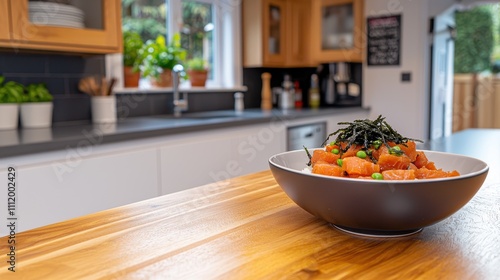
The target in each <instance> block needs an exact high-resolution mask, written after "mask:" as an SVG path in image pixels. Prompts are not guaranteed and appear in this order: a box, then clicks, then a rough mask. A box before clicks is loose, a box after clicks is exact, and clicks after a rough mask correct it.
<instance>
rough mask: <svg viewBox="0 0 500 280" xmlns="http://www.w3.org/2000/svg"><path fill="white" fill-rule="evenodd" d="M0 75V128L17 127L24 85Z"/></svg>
mask: <svg viewBox="0 0 500 280" xmlns="http://www.w3.org/2000/svg"><path fill="white" fill-rule="evenodd" d="M4 81H5V77H3V76H0V130H4V129H16V128H17V124H18V122H19V103H20V102H21V100H22V94H23V91H24V86H23V85H21V84H19V83H17V82H14V81H9V82H6V83H4Z"/></svg>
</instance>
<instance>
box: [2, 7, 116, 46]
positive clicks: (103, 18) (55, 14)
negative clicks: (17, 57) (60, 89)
mask: <svg viewBox="0 0 500 280" xmlns="http://www.w3.org/2000/svg"><path fill="white" fill-rule="evenodd" d="M96 2H97V3H98V5H95V4H96ZM34 3H42V2H29V1H28V0H0V9H1V10H2V11H8V15H9V16H8V17H2V19H0V22H1V23H2V24H1V25H2V26H1V27H0V47H2V48H15V49H24V50H46V51H60V52H76V53H89V54H92V53H96V54H106V53H119V52H121V44H122V38H121V12H120V7H121V5H120V0H97V1H83V0H73V1H72V2H71V3H72V4H73V5H74V6H75V7H77V8H78V9H80V11H82V12H83V13H84V18H85V22H84V25H83V26H84V28H81V27H80V26H78V25H77V27H68V26H62V25H53V24H54V22H57V21H61V20H62V19H64V18H65V17H64V16H65V15H67V14H66V13H65V12H64V11H65V10H64V9H62V8H61V6H54V9H51V10H50V9H47V8H43V9H37V10H36V11H34V10H33V9H34V8H33V7H34V6H32V10H31V13H30V5H35V4H34ZM36 5H38V4H36ZM56 5H59V4H56ZM62 6H66V5H62ZM68 9H69V8H68ZM63 12H64V13H63ZM32 20H33V21H32ZM51 21H52V22H51ZM48 22H50V24H48ZM66 22H67V20H66ZM70 23H72V25H74V24H75V23H76V22H75V21H71V22H70ZM9 31H10V32H9Z"/></svg>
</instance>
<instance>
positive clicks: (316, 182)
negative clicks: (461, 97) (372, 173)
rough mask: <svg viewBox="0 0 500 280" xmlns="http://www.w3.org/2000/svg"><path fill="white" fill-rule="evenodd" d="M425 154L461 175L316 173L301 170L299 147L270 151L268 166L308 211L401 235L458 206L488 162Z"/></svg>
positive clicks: (357, 229) (355, 228)
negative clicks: (391, 177) (382, 177)
mask: <svg viewBox="0 0 500 280" xmlns="http://www.w3.org/2000/svg"><path fill="white" fill-rule="evenodd" d="M311 153H312V151H311ZM425 153H426V155H427V157H428V158H429V160H431V161H434V162H435V164H436V166H437V167H438V168H442V169H444V170H449V171H451V170H457V171H459V172H460V174H461V175H460V176H458V177H452V178H443V179H426V180H411V181H402V180H401V181H378V180H363V179H350V178H337V177H331V176H324V175H317V174H311V173H307V172H304V171H303V170H304V168H306V167H307V166H306V163H307V161H308V158H307V155H306V153H305V151H304V150H296V151H291V152H285V153H281V154H277V155H274V156H272V157H271V158H270V159H269V166H270V168H271V171H272V173H273V175H274V178H275V179H276V181H277V182H278V184H279V185H280V186H281V188H282V189H283V191H284V192H285V193H286V194H287V195H288V196H289V197H290V198H291V199H292V200H293V201H294V202H295V203H296V204H297V205H298V206H300V207H302V208H303V209H304V210H306V211H307V212H309V213H311V214H312V215H314V216H316V217H318V218H321V219H323V220H326V221H328V222H330V223H331V224H333V225H335V226H336V227H337V228H339V229H342V230H345V231H349V232H354V233H358V234H364V235H375V236H380V235H385V236H401V235H407V234H412V233H415V232H418V231H420V230H421V229H422V228H424V227H427V226H429V225H432V224H434V223H437V222H439V221H441V220H443V219H445V218H447V217H449V216H451V215H452V214H453V213H455V212H456V211H458V210H459V209H460V208H462V207H463V206H464V205H465V204H466V203H467V202H468V201H469V200H470V199H471V198H472V197H473V196H474V195H475V194H476V192H477V191H478V190H479V188H480V187H481V185H482V184H483V182H484V180H485V179H486V175H487V173H488V165H487V164H486V163H485V162H483V161H481V160H478V159H475V158H471V157H467V156H463V155H456V154H449V153H441V152H433V151H425Z"/></svg>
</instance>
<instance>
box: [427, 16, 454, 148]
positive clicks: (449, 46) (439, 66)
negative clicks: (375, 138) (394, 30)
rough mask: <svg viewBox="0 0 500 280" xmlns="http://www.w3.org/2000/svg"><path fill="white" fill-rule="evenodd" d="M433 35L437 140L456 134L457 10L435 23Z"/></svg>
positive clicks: (433, 127) (432, 132)
mask: <svg viewBox="0 0 500 280" xmlns="http://www.w3.org/2000/svg"><path fill="white" fill-rule="evenodd" d="M431 32H432V46H431V63H430V65H431V78H430V81H431V83H430V85H431V90H430V94H431V96H430V99H429V100H430V103H431V104H430V118H429V120H430V124H429V137H430V139H436V138H440V137H444V136H448V135H451V133H452V126H453V72H454V71H453V63H454V53H455V52H454V48H455V43H454V39H455V34H456V33H455V7H452V8H449V9H448V10H446V11H445V12H443V13H441V14H440V15H438V16H436V17H435V18H434V19H433V20H432V21H431Z"/></svg>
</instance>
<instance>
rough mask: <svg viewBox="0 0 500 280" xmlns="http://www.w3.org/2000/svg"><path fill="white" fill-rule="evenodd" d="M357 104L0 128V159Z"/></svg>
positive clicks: (321, 113)
mask: <svg viewBox="0 0 500 280" xmlns="http://www.w3.org/2000/svg"><path fill="white" fill-rule="evenodd" d="M366 110H369V109H364V108H360V107H352V108H325V109H318V110H311V109H300V110H286V111H285V110H272V111H267V112H266V111H261V110H260V109H247V110H245V111H244V112H243V113H241V114H235V112H234V111H232V110H228V111H211V112H203V113H190V114H184V115H183V116H182V117H180V118H174V117H173V116H172V115H158V116H147V117H134V118H126V119H120V120H118V122H117V123H116V124H84V125H66V126H54V127H51V128H39V129H19V130H4V131H0V158H6V157H11V156H18V155H26V154H32V153H38V152H47V151H54V150H62V149H66V148H68V147H69V148H71V147H77V146H78V145H79V144H81V143H82V141H85V143H86V144H88V143H90V144H92V145H96V144H103V143H113V142H120V141H126V140H134V139H142V138H148V137H155V136H165V135H172V134H179V133H186V132H196V131H203V130H208V129H216V128H228V127H239V126H241V125H250V124H259V123H266V122H270V121H272V120H279V119H282V120H294V119H303V118H312V117H322V116H329V115H338V114H345V113H349V112H357V111H366Z"/></svg>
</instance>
